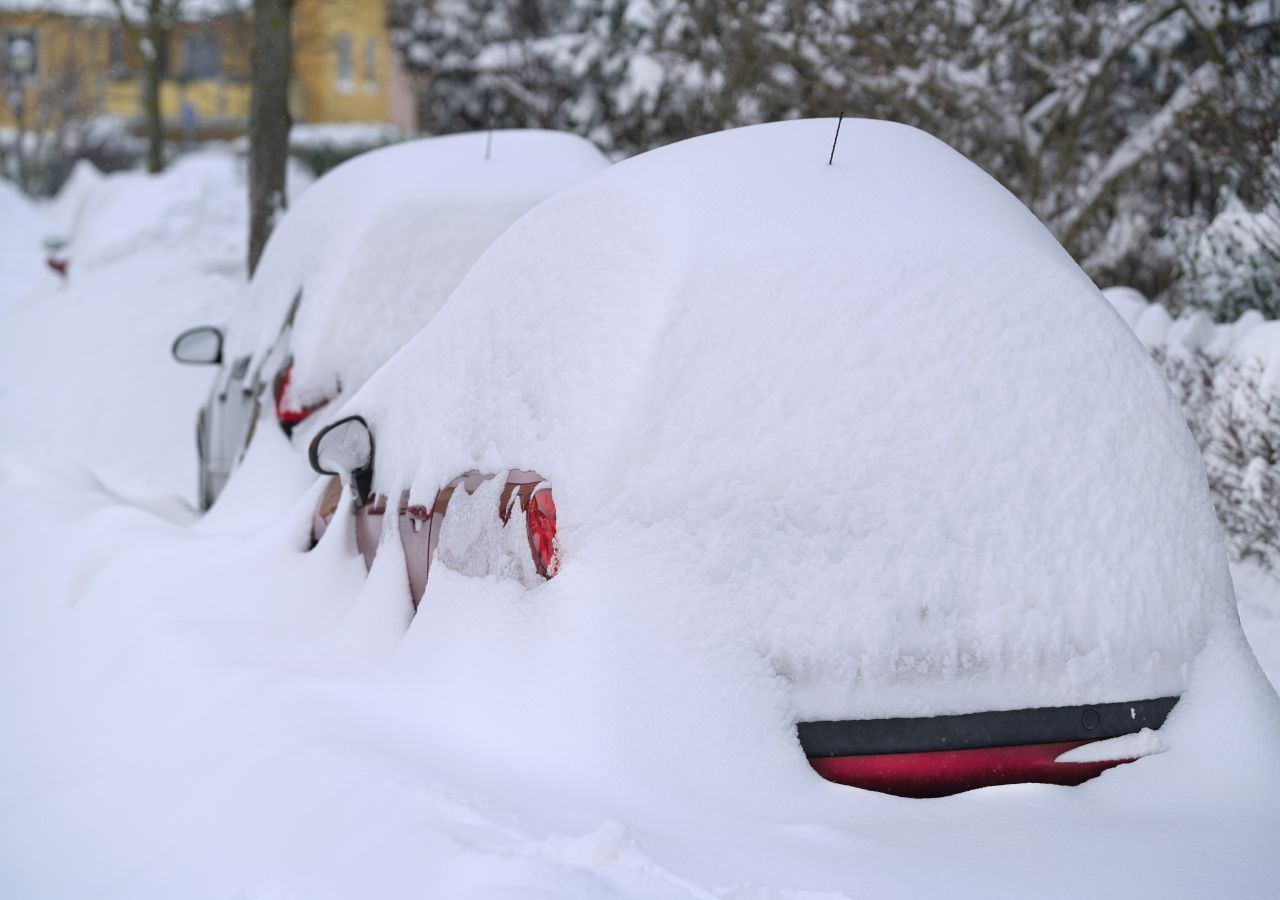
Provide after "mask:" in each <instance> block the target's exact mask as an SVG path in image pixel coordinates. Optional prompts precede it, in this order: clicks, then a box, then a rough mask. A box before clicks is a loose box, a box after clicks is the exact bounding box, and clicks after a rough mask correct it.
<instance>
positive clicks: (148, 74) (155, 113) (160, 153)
mask: <svg viewBox="0 0 1280 900" xmlns="http://www.w3.org/2000/svg"><path fill="white" fill-rule="evenodd" d="M163 78H164V76H163V75H162V74H161V71H160V67H159V66H158V65H156V64H155V63H151V62H148V63H147V66H146V68H145V71H144V73H143V82H144V83H143V94H142V107H143V110H144V113H145V115H146V120H147V126H146V127H147V171H148V172H159V171H161V170H163V169H164V119H163V118H162V117H161V115H160V82H161V81H162V80H163Z"/></svg>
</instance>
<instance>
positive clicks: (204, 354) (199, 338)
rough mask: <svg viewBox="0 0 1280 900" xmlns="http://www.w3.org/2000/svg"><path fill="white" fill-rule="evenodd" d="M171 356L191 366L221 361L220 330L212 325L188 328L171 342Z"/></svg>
mask: <svg viewBox="0 0 1280 900" xmlns="http://www.w3.org/2000/svg"><path fill="white" fill-rule="evenodd" d="M173 358H174V359H176V360H177V361H178V362H180V363H187V364H188V365H193V366H213V365H217V364H218V363H220V362H222V332H221V331H219V330H218V329H217V328H214V327H213V326H212V325H203V326H201V327H199V328H189V329H187V330H186V331H184V332H182V334H180V335H178V339H177V340H175V341H174V342H173Z"/></svg>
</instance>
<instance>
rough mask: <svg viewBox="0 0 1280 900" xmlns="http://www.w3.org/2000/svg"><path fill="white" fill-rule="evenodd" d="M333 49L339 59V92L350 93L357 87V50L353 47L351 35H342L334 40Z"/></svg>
mask: <svg viewBox="0 0 1280 900" xmlns="http://www.w3.org/2000/svg"><path fill="white" fill-rule="evenodd" d="M333 49H334V52H335V53H336V54H337V57H338V90H340V91H342V92H344V93H347V92H350V91H351V90H353V89H354V88H355V86H356V60H355V49H354V48H353V47H352V46H351V35H349V34H340V35H338V36H337V37H336V38H334V40H333Z"/></svg>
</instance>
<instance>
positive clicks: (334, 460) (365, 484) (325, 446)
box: [307, 416, 373, 507]
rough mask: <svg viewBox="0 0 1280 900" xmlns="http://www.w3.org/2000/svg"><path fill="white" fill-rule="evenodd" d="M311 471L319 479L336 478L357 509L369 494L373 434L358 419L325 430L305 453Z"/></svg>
mask: <svg viewBox="0 0 1280 900" xmlns="http://www.w3.org/2000/svg"><path fill="white" fill-rule="evenodd" d="M307 456H308V458H309V459H310V460H311V468H313V469H315V470H316V471H317V472H319V473H320V474H321V475H337V476H338V477H340V478H342V479H344V480H346V481H347V483H348V484H349V485H350V487H351V494H352V499H353V501H354V502H355V505H356V506H357V507H360V506H363V505H364V502H365V500H366V499H368V497H369V494H370V493H371V492H372V491H373V433H372V432H371V431H369V423H368V422H366V421H365V420H364V419H362V418H361V417H360V416H348V417H347V418H345V419H339V420H338V421H336V422H334V423H333V424H331V425H328V426H326V427H325V428H324V429H323V430H322V431H321V432H320V433H319V434H317V435H316V436H315V438H314V439H313V440H312V441H311V447H310V449H309V450H308V451H307Z"/></svg>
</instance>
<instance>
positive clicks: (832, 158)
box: [827, 113, 844, 165]
mask: <svg viewBox="0 0 1280 900" xmlns="http://www.w3.org/2000/svg"><path fill="white" fill-rule="evenodd" d="M843 121H844V113H840V118H838V119H836V136H835V137H834V138H833V139H832V141H831V155H830V156H828V157H827V165H831V161H832V160H834V159H835V158H836V141H838V140H840V123H841V122H843Z"/></svg>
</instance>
